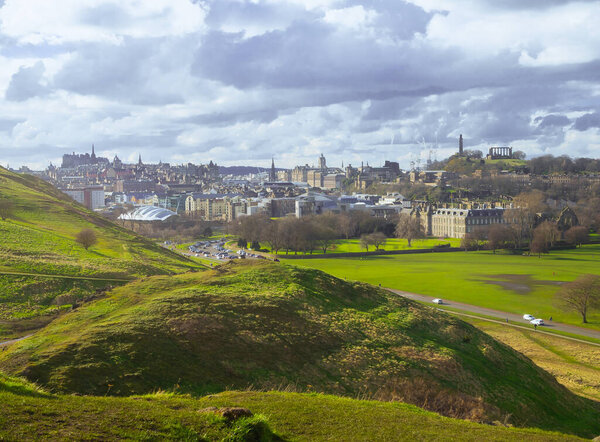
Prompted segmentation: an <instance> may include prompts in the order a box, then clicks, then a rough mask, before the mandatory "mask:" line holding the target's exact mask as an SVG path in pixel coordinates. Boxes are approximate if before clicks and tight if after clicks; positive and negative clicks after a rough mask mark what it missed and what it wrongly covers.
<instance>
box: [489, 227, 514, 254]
mask: <svg viewBox="0 0 600 442" xmlns="http://www.w3.org/2000/svg"><path fill="white" fill-rule="evenodd" d="M510 237H511V234H510V230H509V229H508V227H506V226H503V225H502V224H493V225H492V226H490V230H488V242H487V246H488V249H491V250H492V251H493V252H494V253H496V249H504V248H506V247H507V246H508V244H509V243H510Z"/></svg>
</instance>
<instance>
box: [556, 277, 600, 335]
mask: <svg viewBox="0 0 600 442" xmlns="http://www.w3.org/2000/svg"><path fill="white" fill-rule="evenodd" d="M556 297H557V299H558V301H559V303H560V305H561V306H562V307H564V308H565V309H567V310H571V311H575V312H577V313H579V314H580V315H581V318H582V320H583V323H584V324H586V323H587V314H588V311H590V310H591V309H594V308H600V276H597V275H583V276H580V277H579V278H577V279H576V280H575V281H573V282H569V283H567V284H565V285H564V286H562V288H561V289H560V290H559V291H558V293H557V294H556Z"/></svg>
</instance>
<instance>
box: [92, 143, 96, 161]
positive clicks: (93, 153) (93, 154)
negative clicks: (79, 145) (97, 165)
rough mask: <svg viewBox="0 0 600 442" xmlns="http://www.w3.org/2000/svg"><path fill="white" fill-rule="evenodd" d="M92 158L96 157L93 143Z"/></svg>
mask: <svg viewBox="0 0 600 442" xmlns="http://www.w3.org/2000/svg"><path fill="white" fill-rule="evenodd" d="M92 158H96V152H94V145H93V144H92Z"/></svg>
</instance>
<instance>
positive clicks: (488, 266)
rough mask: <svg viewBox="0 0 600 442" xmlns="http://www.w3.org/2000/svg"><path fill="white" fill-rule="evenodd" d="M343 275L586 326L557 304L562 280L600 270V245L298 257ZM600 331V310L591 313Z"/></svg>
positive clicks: (300, 262) (592, 322)
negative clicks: (540, 250)
mask: <svg viewBox="0 0 600 442" xmlns="http://www.w3.org/2000/svg"><path fill="white" fill-rule="evenodd" d="M293 264H295V265H298V266H303V267H312V268H317V269H320V270H323V271H325V272H328V273H331V274H332V275H335V276H337V277H340V278H346V279H349V280H357V281H364V282H368V283H371V284H374V285H378V284H381V285H382V286H383V287H389V288H394V289H399V290H404V291H408V292H414V293H420V294H423V295H430V296H436V297H441V298H444V299H448V300H453V301H457V302H464V303H467V304H472V305H478V306H482V307H487V308H492V309H496V310H500V311H506V312H511V313H516V314H525V313H529V314H532V315H534V316H536V317H540V318H545V319H547V318H549V317H550V316H552V317H553V319H554V320H555V321H558V322H564V323H568V324H574V325H583V324H581V317H580V316H579V315H577V314H575V313H566V312H563V311H561V309H560V308H559V307H558V306H557V304H556V302H555V298H554V294H555V293H556V291H557V290H558V288H559V285H560V283H562V282H565V281H572V280H574V279H575V278H576V277H577V276H578V275H581V274H584V273H594V274H600V245H598V244H593V245H586V246H583V247H581V248H578V249H570V250H563V251H553V252H551V253H550V254H549V255H545V256H542V257H541V258H538V257H537V256H525V255H511V254H500V253H496V254H493V253H492V252H489V251H482V252H451V253H423V254H411V255H394V256H370V257H364V258H358V257H357V258H335V259H306V260H294V261H293ZM588 320H589V321H590V323H589V324H587V325H585V326H587V327H589V328H593V329H600V313H598V312H595V313H592V314H590V315H589V317H588Z"/></svg>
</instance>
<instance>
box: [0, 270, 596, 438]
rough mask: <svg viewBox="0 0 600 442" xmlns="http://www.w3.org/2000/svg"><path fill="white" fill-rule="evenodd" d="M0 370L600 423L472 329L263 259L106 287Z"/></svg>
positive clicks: (66, 382) (79, 381)
mask: <svg viewBox="0 0 600 442" xmlns="http://www.w3.org/2000/svg"><path fill="white" fill-rule="evenodd" d="M0 367H2V369H4V370H5V371H7V372H9V373H12V374H18V375H22V376H25V377H27V378H28V379H29V380H31V381H35V382H38V383H40V384H42V385H44V386H46V387H47V388H49V389H51V390H52V391H54V392H74V393H82V394H94V395H106V394H109V395H110V394H114V395H123V396H125V395H130V394H144V393H149V392H152V391H156V390H157V389H165V390H175V391H182V392H191V393H194V394H205V393H211V392H220V391H223V390H225V389H227V388H235V389H240V388H246V387H248V386H254V387H257V388H263V389H274V388H275V389H283V388H286V389H291V390H293V391H316V392H323V393H330V394H336V395H342V396H349V397H357V396H360V397H364V398H371V399H380V400H400V401H403V402H409V403H413V404H416V405H419V406H423V407H426V408H428V409H430V410H433V411H437V412H439V413H442V414H445V415H447V416H452V417H463V418H470V419H473V420H478V421H484V422H489V421H495V420H499V421H507V422H511V423H513V424H515V425H518V426H538V427H540V428H545V429H550V430H556V431H562V432H568V433H572V434H579V435H583V436H594V435H597V434H599V433H600V410H599V409H598V404H597V403H594V402H593V401H590V400H588V399H584V398H580V397H578V396H575V395H573V394H572V393H570V392H569V391H568V390H567V389H566V388H564V387H562V386H561V385H559V384H558V383H557V382H556V380H555V379H554V378H553V377H552V376H550V375H549V374H547V373H546V372H544V371H543V370H541V369H539V368H538V367H537V366H535V365H534V364H533V363H532V362H531V361H530V360H528V359H527V358H525V357H524V356H522V355H521V354H519V353H517V352H515V351H514V350H512V349H511V348H509V347H508V346H505V345H503V344H501V343H499V342H497V341H495V340H494V339H492V338H491V337H489V336H488V335H486V334H484V333H482V332H480V331H479V330H478V329H476V328H475V327H473V326H470V325H468V324H466V323H464V322H462V321H460V320H458V319H455V318H453V317H451V316H449V315H446V314H444V313H441V312H438V311H436V310H435V309H433V308H429V307H424V306H421V305H419V304H417V303H414V302H411V301H409V300H407V299H404V298H401V297H398V296H395V295H393V294H391V293H389V292H386V291H384V290H380V289H377V288H374V287H372V286H368V285H364V284H360V283H349V282H345V281H342V280H340V279H337V278H334V277H332V276H330V275H327V274H325V273H322V272H320V271H316V270H309V269H300V268H297V267H293V266H288V265H277V264H274V263H257V262H255V263H252V262H240V263H230V264H227V265H224V266H221V267H220V268H218V269H215V270H212V271H207V272H203V273H188V274H181V275H176V276H169V277H164V276H156V277H151V278H146V279H144V280H140V281H136V282H133V283H130V284H128V285H126V286H123V287H118V288H116V289H114V290H113V291H112V292H111V293H109V294H108V296H107V297H106V298H104V299H101V300H98V301H96V302H94V303H90V304H88V305H86V306H83V307H82V308H80V309H78V310H77V311H75V312H72V313H69V314H66V315H64V316H62V317H61V318H59V319H58V320H56V321H54V322H53V323H52V324H51V325H49V326H48V327H46V328H45V329H44V330H43V331H41V332H39V333H37V334H36V335H34V336H33V337H30V338H28V339H25V340H23V341H21V342H19V343H16V344H13V345H12V346H11V347H10V348H9V349H8V350H7V351H4V352H2V353H0Z"/></svg>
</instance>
